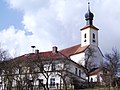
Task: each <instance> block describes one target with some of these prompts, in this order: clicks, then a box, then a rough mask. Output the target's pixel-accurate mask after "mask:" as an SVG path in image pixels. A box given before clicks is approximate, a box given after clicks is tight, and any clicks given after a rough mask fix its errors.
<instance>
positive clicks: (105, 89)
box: [80, 88, 114, 90]
mask: <svg viewBox="0 0 120 90" xmlns="http://www.w3.org/2000/svg"><path fill="white" fill-rule="evenodd" d="M80 90H114V89H113V88H111V89H109V88H95V89H93V88H92V89H80Z"/></svg>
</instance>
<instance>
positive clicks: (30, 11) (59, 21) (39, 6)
mask: <svg viewBox="0 0 120 90" xmlns="http://www.w3.org/2000/svg"><path fill="white" fill-rule="evenodd" d="M87 1H88V0H0V12H1V13H0V36H1V38H0V43H1V45H2V47H3V48H5V49H8V50H9V52H10V53H11V54H12V56H13V57H14V56H18V55H21V54H25V53H30V52H31V51H32V49H31V46H32V45H35V46H36V49H39V50H40V51H48V50H52V46H55V45H56V46H58V48H59V49H63V48H66V47H70V46H73V45H76V44H80V28H82V27H83V26H85V18H84V15H85V13H86V12H87ZM89 1H90V2H91V11H92V12H93V13H94V16H95V17H94V21H93V22H94V25H95V26H96V27H98V28H99V29H100V30H99V47H100V48H101V51H102V52H103V53H106V52H109V51H111V49H112V48H113V47H116V48H117V49H120V48H119V46H120V29H119V25H120V22H119V21H120V16H119V15H120V10H119V8H120V0H89Z"/></svg>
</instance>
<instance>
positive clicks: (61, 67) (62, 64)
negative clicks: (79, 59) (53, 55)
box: [56, 58, 70, 90]
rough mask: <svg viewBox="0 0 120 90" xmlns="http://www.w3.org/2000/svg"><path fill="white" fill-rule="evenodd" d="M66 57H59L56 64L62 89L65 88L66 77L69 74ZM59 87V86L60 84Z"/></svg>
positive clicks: (65, 89) (68, 64)
mask: <svg viewBox="0 0 120 90" xmlns="http://www.w3.org/2000/svg"><path fill="white" fill-rule="evenodd" d="M68 60H69V59H68V58H61V59H60V60H58V61H59V64H56V68H57V69H58V70H56V71H57V75H58V76H60V77H61V79H62V81H63V85H64V90H67V77H68V76H69V73H68V72H69V70H70V63H69V61H68ZM60 87H61V86H60Z"/></svg>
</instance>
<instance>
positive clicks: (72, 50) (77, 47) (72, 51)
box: [60, 44, 89, 57]
mask: <svg viewBox="0 0 120 90" xmlns="http://www.w3.org/2000/svg"><path fill="white" fill-rule="evenodd" d="M88 47H89V46H84V47H81V44H78V45H75V46H72V47H69V48H66V49H63V50H60V52H61V53H62V54H64V55H65V56H67V57H70V56H71V55H75V54H78V53H82V52H84V51H85V50H86V49H87V48H88Z"/></svg>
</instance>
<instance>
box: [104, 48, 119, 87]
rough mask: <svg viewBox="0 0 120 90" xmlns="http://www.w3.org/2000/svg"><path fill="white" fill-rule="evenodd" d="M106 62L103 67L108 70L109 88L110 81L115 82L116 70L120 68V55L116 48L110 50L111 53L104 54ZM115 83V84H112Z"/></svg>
mask: <svg viewBox="0 0 120 90" xmlns="http://www.w3.org/2000/svg"><path fill="white" fill-rule="evenodd" d="M105 59H106V62H105V64H104V67H105V68H107V69H108V70H109V77H110V81H109V82H110V86H111V85H112V81H115V78H116V75H117V73H118V69H119V68H120V66H119V63H120V53H119V52H118V50H117V49H116V48H113V49H112V53H107V54H105ZM114 83H116V82H114Z"/></svg>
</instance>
